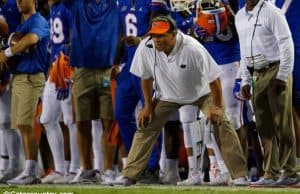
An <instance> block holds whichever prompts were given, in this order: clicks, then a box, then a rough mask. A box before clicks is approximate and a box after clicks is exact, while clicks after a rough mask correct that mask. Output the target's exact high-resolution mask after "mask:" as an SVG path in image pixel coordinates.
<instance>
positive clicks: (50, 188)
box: [0, 185, 300, 194]
mask: <svg viewBox="0 0 300 194" xmlns="http://www.w3.org/2000/svg"><path fill="white" fill-rule="evenodd" d="M2 193H3V194H78V193H83V194H95V193H99V194H219V193H220V194H221V193H222V194H225V193H226V194H227V193H232V194H265V193H266V194H267V193H270V194H290V193H291V194H292V193H293V194H294V193H295V194H296V193H297V194H299V193H300V189H294V188H250V187H207V186H199V187H175V186H156V185H155V186H134V187H116V186H114V187H110V186H98V185H61V186H60V185H35V186H6V185H2V186H0V194H2Z"/></svg>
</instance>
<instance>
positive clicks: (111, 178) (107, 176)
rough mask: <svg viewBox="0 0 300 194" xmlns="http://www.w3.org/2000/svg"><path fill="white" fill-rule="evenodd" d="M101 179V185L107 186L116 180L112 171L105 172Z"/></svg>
mask: <svg viewBox="0 0 300 194" xmlns="http://www.w3.org/2000/svg"><path fill="white" fill-rule="evenodd" d="M101 179H102V183H103V184H108V183H109V182H112V181H114V180H115V179H116V175H115V172H114V171H112V170H106V171H105V172H104V174H103V175H102V176H101Z"/></svg>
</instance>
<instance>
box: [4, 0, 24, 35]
mask: <svg viewBox="0 0 300 194" xmlns="http://www.w3.org/2000/svg"><path fill="white" fill-rule="evenodd" d="M0 15H3V16H4V18H5V19H6V21H7V23H8V28H9V33H12V32H15V31H16V28H17V26H18V25H19V24H20V22H21V14H20V13H19V11H18V7H17V4H16V0H7V2H6V3H5V4H3V5H2V6H1V7H0Z"/></svg>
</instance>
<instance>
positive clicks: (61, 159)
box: [44, 122, 65, 174]
mask: <svg viewBox="0 0 300 194" xmlns="http://www.w3.org/2000/svg"><path fill="white" fill-rule="evenodd" d="M44 127H45V129H46V133H47V139H48V141H49V145H50V149H51V152H52V156H53V159H54V166H55V171H57V172H60V173H62V174H65V154H64V137H63V133H62V130H61V128H60V125H59V123H58V122H55V123H46V124H44Z"/></svg>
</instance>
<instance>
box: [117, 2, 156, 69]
mask: <svg viewBox="0 0 300 194" xmlns="http://www.w3.org/2000/svg"><path fill="white" fill-rule="evenodd" d="M118 11H119V14H120V15H119V16H120V18H121V22H122V30H123V34H124V36H136V37H142V36H144V35H145V34H146V33H147V32H148V30H149V24H150V16H151V0H145V1H138V0H136V1H135V3H133V2H132V0H119V1H118ZM136 49H137V46H128V45H125V54H124V58H123V60H122V62H127V63H125V66H124V67H123V70H124V71H126V70H127V71H129V69H130V65H131V61H132V58H133V56H134V53H135V51H136Z"/></svg>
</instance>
